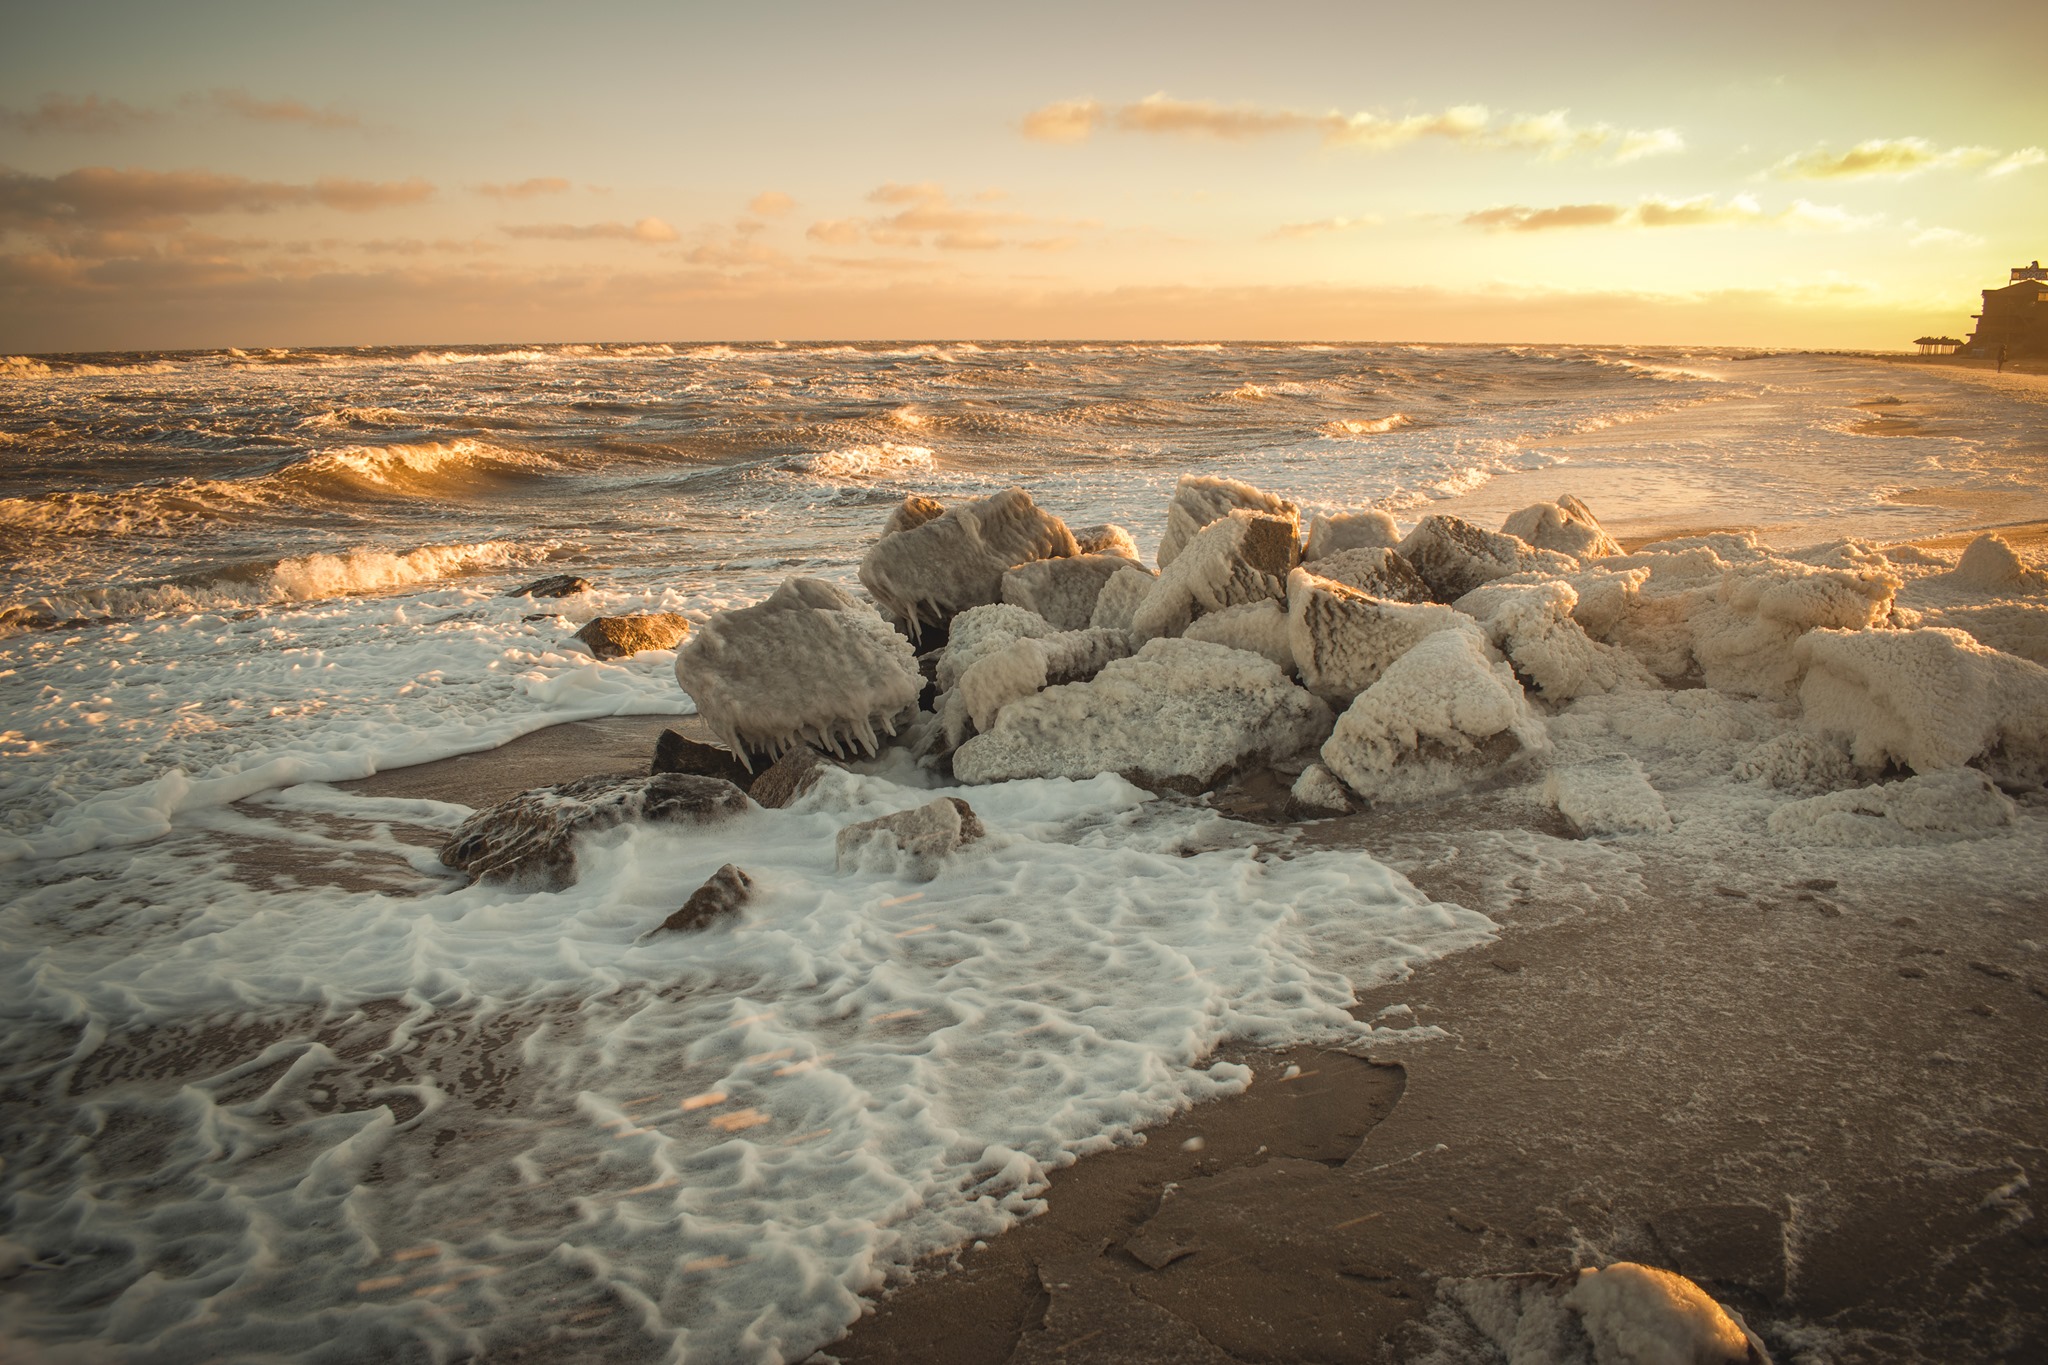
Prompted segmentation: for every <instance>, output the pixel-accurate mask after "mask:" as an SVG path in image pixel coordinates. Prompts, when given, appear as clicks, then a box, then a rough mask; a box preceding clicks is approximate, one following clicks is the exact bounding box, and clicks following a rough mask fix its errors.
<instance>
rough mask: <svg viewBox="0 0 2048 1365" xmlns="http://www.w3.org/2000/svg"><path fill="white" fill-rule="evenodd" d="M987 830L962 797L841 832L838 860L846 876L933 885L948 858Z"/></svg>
mask: <svg viewBox="0 0 2048 1365" xmlns="http://www.w3.org/2000/svg"><path fill="white" fill-rule="evenodd" d="M986 833H987V831H986V830H985V829H984V828H983V827H982V823H981V817H980V816H978V815H976V814H975V813H974V808H973V807H972V806H970V805H968V804H967V803H966V802H965V801H962V800H961V799H960V798H959V797H957V796H942V797H940V798H939V799H938V800H936V801H933V802H930V803H929V804H927V805H922V806H918V807H915V808H914V809H911V810H900V811H897V812H896V813H895V814H893V815H884V816H882V817H881V818H880V819H877V820H864V821H862V822H861V823H860V824H857V825H848V826H847V827H846V828H845V829H842V830H840V831H839V838H838V842H837V847H836V850H835V852H836V861H837V865H838V869H839V871H841V872H846V871H853V870H858V871H862V872H871V873H879V874H881V875H883V876H898V877H910V878H912V879H914V880H916V881H921V882H928V881H930V880H931V879H932V878H934V877H936V876H938V875H939V871H940V869H941V868H943V867H944V866H945V864H946V859H947V858H949V857H951V856H952V855H953V854H955V853H957V852H959V851H960V850H961V849H962V848H965V847H966V846H967V845H969V844H971V843H974V842H975V841H976V840H978V839H980V838H981V837H982V836H983V835H984V834H986Z"/></svg>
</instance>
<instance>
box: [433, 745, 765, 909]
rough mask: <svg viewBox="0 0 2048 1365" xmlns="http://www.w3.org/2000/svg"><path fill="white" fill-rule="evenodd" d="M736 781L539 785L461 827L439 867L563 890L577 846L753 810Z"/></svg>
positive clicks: (605, 780)
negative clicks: (633, 830)
mask: <svg viewBox="0 0 2048 1365" xmlns="http://www.w3.org/2000/svg"><path fill="white" fill-rule="evenodd" d="M752 805H753V803H752V802H750V801H748V800H747V794H746V793H745V792H743V791H741V790H740V789H739V788H738V787H735V786H734V785H733V784H732V783H730V782H723V781H720V780H719V779H718V778H715V777H698V776H696V775H694V774H689V773H654V774H650V775H641V774H611V775H600V776H597V777H585V778H580V779H578V780H577V781H574V782H562V783H557V784H556V785H554V786H549V787H535V788H533V789H532V790H531V791H523V792H521V793H519V795H517V796H514V797H511V798H509V799H507V800H504V801H500V802H499V803H498V804H497V805H495V806H490V807H487V808H486V809H484V810H480V811H478V812H477V813H476V814H474V815H472V816H470V817H469V818H468V819H467V820H464V821H463V822H462V823H461V824H460V825H458V826H456V828H455V832H454V833H453V834H451V835H449V836H448V842H447V843H445V844H443V845H442V846H441V861H442V862H443V863H446V864H447V865H448V866H449V867H452V868H454V869H455V870H456V871H458V872H467V873H469V874H470V875H471V876H473V877H475V878H476V879H477V880H478V881H491V882H509V883H513V884H515V885H521V886H530V887H537V888H549V889H560V888H561V887H564V886H567V885H568V884H569V883H570V882H573V881H574V880H576V841H577V839H578V838H579V837H580V836H582V835H585V834H594V833H597V832H598V831H600V830H607V829H613V828H615V827H617V826H619V825H623V824H625V823H627V822H628V821H633V822H639V823H647V824H657V823H665V824H712V823H715V822H717V821H720V820H727V819H730V818H732V817H733V816H735V815H739V814H741V813H742V812H744V811H747V810H750V809H752Z"/></svg>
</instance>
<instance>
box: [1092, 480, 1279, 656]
mask: <svg viewBox="0 0 2048 1365" xmlns="http://www.w3.org/2000/svg"><path fill="white" fill-rule="evenodd" d="M1300 555H1301V548H1300V542H1299V541H1298V540H1297V539H1296V528H1295V523H1294V517H1293V514H1292V512H1291V511H1290V512H1289V513H1288V514H1287V515H1284V516H1279V515H1274V514H1272V513H1267V512H1246V511H1235V512H1231V513H1229V514H1227V515H1225V516H1222V517H1219V518H1217V519H1216V520H1215V521H1213V522H1211V523H1210V524H1209V525H1207V526H1205V527H1203V528H1202V530H1201V531H1200V532H1199V533H1198V534H1197V535H1196V536H1195V538H1194V539H1193V540H1191V541H1189V542H1188V544H1187V546H1186V548H1184V549H1183V550H1182V551H1181V552H1180V553H1179V554H1178V555H1176V556H1175V557H1174V559H1173V562H1172V563H1171V564H1169V565H1167V567H1166V568H1164V569H1162V570H1160V573H1159V578H1158V581H1157V582H1155V583H1153V584H1152V587H1151V590H1150V591H1149V592H1147V593H1146V594H1145V600H1144V601H1142V602H1140V603H1139V604H1138V606H1137V609H1136V610H1135V611H1133V612H1132V613H1131V629H1132V630H1133V631H1135V632H1136V633H1137V634H1138V635H1139V636H1140V637H1141V638H1143V639H1147V640H1156V639H1158V638H1160V637H1161V636H1168V635H1179V634H1180V633H1181V632H1182V631H1184V630H1186V629H1187V628H1188V625H1189V624H1190V623H1191V622H1192V621H1193V620H1194V619H1195V618H1196V617H1197V616H1200V615H1202V614H1203V613H1204V612H1211V611H1221V610H1222V609H1223V608H1225V607H1234V606H1237V605H1239V604H1240V603H1244V602H1258V601H1262V600H1265V599H1273V598H1281V597H1285V596H1286V595H1287V575H1288V572H1289V571H1290V570H1291V569H1293V568H1294V566H1295V564H1296V563H1297V562H1299V560H1300Z"/></svg>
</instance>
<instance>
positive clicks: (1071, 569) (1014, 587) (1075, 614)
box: [1003, 554, 1134, 630]
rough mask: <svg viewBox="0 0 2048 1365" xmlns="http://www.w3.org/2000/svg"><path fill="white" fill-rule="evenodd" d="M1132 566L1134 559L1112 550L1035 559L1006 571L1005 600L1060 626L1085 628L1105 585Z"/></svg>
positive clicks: (1064, 628)
mask: <svg viewBox="0 0 2048 1365" xmlns="http://www.w3.org/2000/svg"><path fill="white" fill-rule="evenodd" d="M1132 567H1134V566H1133V563H1132V561H1131V560H1129V559H1126V558H1124V557H1123V556H1122V555H1112V554H1078V555H1074V556H1073V557H1071V558H1068V559H1036V560H1033V561H1032V562H1031V563H1029V564H1019V565H1018V566H1017V567H1016V568H1014V569H1012V570H1010V571H1009V572H1008V573H1006V574H1004V575H1003V600H1004V601H1005V602H1008V603H1011V604H1012V605H1014V606H1019V607H1022V608H1024V609H1025V610H1026V611H1030V612H1036V613H1037V614H1038V615H1040V616H1043V617H1044V618H1045V619H1046V620H1048V621H1050V622H1052V623H1053V624H1054V625H1055V626H1058V627H1059V628H1060V629H1061V630H1086V629H1087V628H1088V619H1089V617H1091V616H1092V615H1094V613H1095V600H1096V598H1098V597H1100V596H1101V595H1102V585H1103V584H1105V583H1107V582H1108V581H1109V580H1110V579H1111V578H1112V577H1114V576H1115V575H1117V574H1119V573H1121V572H1123V571H1124V570H1126V569H1129V568H1132Z"/></svg>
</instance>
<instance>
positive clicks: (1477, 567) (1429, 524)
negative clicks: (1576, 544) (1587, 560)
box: [1396, 516, 1579, 602]
mask: <svg viewBox="0 0 2048 1365" xmlns="http://www.w3.org/2000/svg"><path fill="white" fill-rule="evenodd" d="M1396 548H1397V549H1399V550H1400V552H1401V557H1402V558H1403V559H1405V560H1407V561H1408V562H1409V563H1410V564H1412V565H1414V566H1415V572H1416V573H1418V574H1420V575H1422V581H1423V582H1425V583H1427V584H1429V590H1430V593H1431V594H1432V595H1433V596H1434V597H1435V598H1436V600H1437V601H1439V602H1455V601H1457V600H1458V599H1459V598H1460V597H1463V596H1464V595H1465V594H1466V593H1468V592H1470V591H1472V589H1474V588H1476V587H1478V586H1479V585H1480V584H1481V583H1491V582H1492V581H1493V580H1494V579H1496V578H1506V577H1507V576H1508V575H1509V574H1515V573H1528V572H1530V571H1532V570H1538V571H1541V572H1543V573H1546V574H1549V575H1551V576H1553V577H1557V576H1561V575H1564V574H1569V573H1572V572H1575V571H1576V570H1577V569H1578V567H1579V561H1578V560H1576V559H1574V558H1572V557H1571V556H1570V555H1563V554H1559V553H1558V552H1557V551H1555V550H1539V549H1536V548H1535V547H1534V546H1531V545H1527V544H1524V543H1523V542H1522V541H1520V540H1518V539H1517V538H1515V537H1514V536H1511V535H1504V534H1502V533H1500V532H1498V531H1483V530H1481V529H1480V528H1479V527H1477V526H1474V525H1473V524H1472V523H1471V522H1469V521H1466V520H1464V519H1463V518H1460V517H1450V516H1436V517H1424V518H1423V519H1422V521H1421V522H1420V523H1419V524H1417V526H1416V527H1415V529H1414V530H1412V531H1410V532H1409V533H1408V537H1407V539H1405V540H1403V541H1402V542H1401V543H1400V545H1399V546H1397V547H1396Z"/></svg>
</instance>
